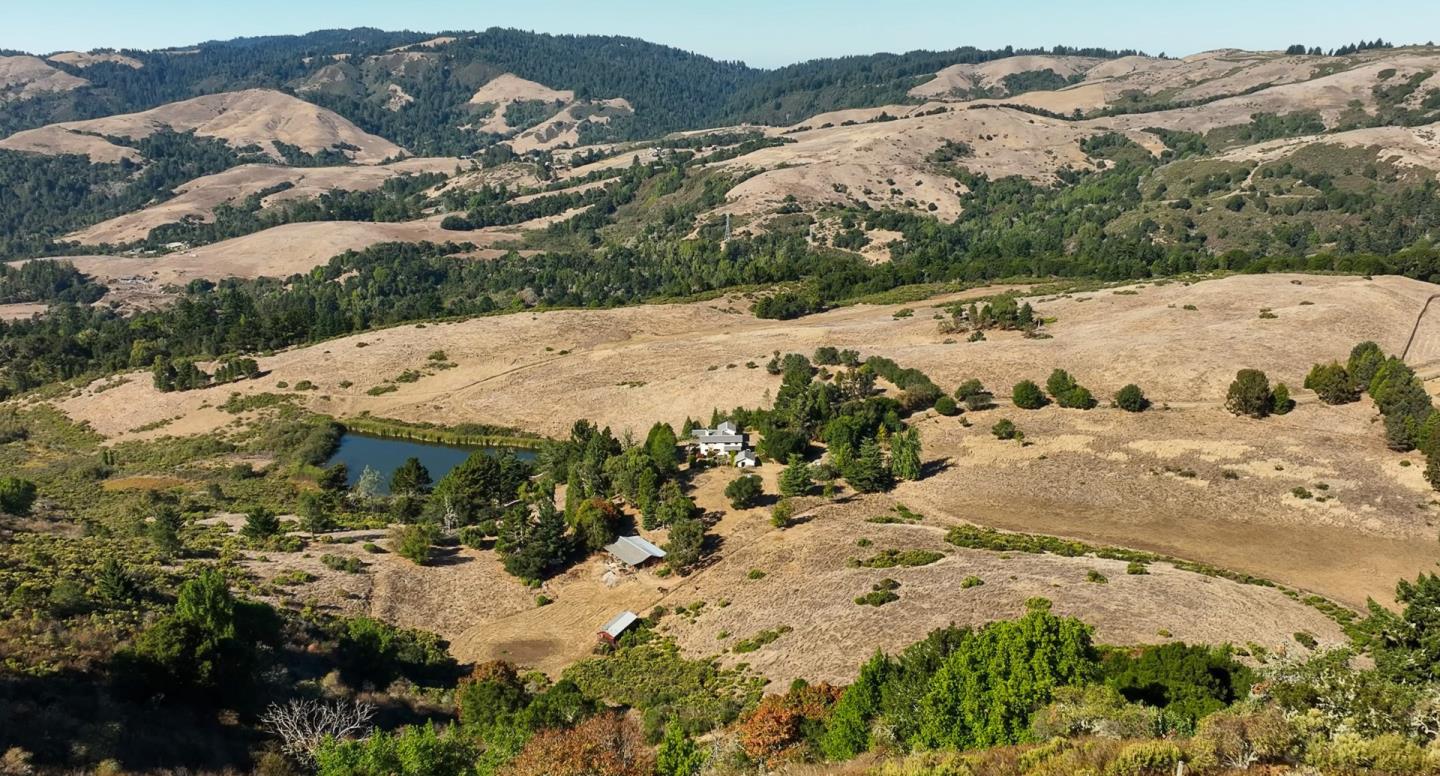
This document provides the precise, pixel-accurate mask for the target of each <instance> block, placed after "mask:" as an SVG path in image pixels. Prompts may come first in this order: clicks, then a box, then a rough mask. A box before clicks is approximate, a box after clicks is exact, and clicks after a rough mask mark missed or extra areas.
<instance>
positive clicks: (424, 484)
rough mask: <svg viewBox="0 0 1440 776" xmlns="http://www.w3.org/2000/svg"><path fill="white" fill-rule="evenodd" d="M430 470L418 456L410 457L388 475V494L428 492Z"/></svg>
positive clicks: (420, 493) (400, 494)
mask: <svg viewBox="0 0 1440 776" xmlns="http://www.w3.org/2000/svg"><path fill="white" fill-rule="evenodd" d="M430 485H431V479H430V470H429V469H426V468H425V465H424V464H422V463H420V459H419V458H415V457H413V456H412V457H410V458H406V459H405V463H402V464H400V466H399V467H397V468H396V469H395V471H394V473H392V474H391V475H390V495H392V496H403V495H423V494H425V493H429V492H430Z"/></svg>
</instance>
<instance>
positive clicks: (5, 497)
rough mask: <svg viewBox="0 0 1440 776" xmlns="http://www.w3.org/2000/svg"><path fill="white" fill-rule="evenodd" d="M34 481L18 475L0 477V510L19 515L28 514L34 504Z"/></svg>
mask: <svg viewBox="0 0 1440 776" xmlns="http://www.w3.org/2000/svg"><path fill="white" fill-rule="evenodd" d="M35 494H36V490H35V483H33V482H31V481H29V480H22V479H20V478H19V477H0V512H6V513H9V514H12V515H16V516H19V517H24V516H26V515H28V514H30V509H31V507H33V506H34V505H35Z"/></svg>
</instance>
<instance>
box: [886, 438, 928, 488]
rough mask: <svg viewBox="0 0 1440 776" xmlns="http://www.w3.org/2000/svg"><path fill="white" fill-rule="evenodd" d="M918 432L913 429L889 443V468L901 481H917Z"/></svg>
mask: <svg viewBox="0 0 1440 776" xmlns="http://www.w3.org/2000/svg"><path fill="white" fill-rule="evenodd" d="M920 460H921V454H920V431H919V430H918V429H916V428H914V427H911V428H910V429H908V430H906V431H902V432H901V433H899V434H896V435H895V437H894V438H893V439H892V440H891V442H890V468H891V470H892V471H893V472H894V474H895V476H896V477H897V478H899V479H902V480H918V479H920V472H921V463H920Z"/></svg>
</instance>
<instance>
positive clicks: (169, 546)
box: [145, 504, 185, 555]
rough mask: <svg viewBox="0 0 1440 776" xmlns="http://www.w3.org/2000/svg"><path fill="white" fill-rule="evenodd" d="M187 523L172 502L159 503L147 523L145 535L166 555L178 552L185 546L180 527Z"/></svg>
mask: <svg viewBox="0 0 1440 776" xmlns="http://www.w3.org/2000/svg"><path fill="white" fill-rule="evenodd" d="M184 525H185V516H184V515H182V514H180V510H179V509H177V508H176V507H175V506H174V505H172V504H158V505H156V507H155V514H154V515H153V516H152V518H151V519H150V521H149V522H147V523H145V535H146V536H148V537H149V538H150V543H151V544H154V545H155V549H157V550H159V551H160V552H162V553H164V554H166V555H175V554H178V553H179V552H180V551H181V550H183V549H184V548H185V545H184V543H183V542H182V541H181V539H180V529H181V528H183V527H184Z"/></svg>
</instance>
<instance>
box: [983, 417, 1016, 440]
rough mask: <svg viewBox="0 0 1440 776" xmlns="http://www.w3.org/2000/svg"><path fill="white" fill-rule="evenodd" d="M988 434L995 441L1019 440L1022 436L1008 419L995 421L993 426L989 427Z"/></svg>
mask: <svg viewBox="0 0 1440 776" xmlns="http://www.w3.org/2000/svg"><path fill="white" fill-rule="evenodd" d="M990 433H991V434H994V435H995V438H996V439H1021V438H1022V437H1023V436H1024V435H1023V434H1022V433H1021V431H1020V429H1018V428H1016V427H1015V423H1014V422H1013V421H1011V420H1010V419H1009V418H1001V419H1000V420H998V421H996V422H995V425H993V426H991V427H990Z"/></svg>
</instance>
